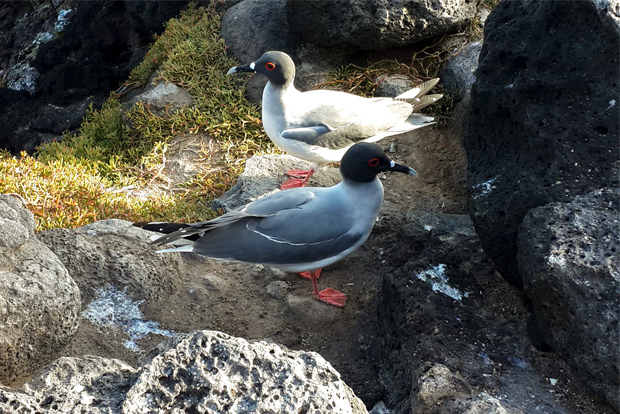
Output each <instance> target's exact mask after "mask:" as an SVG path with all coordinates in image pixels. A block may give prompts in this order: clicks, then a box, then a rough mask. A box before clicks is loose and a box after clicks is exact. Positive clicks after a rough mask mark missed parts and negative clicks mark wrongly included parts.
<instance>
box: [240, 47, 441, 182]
mask: <svg viewBox="0 0 620 414" xmlns="http://www.w3.org/2000/svg"><path fill="white" fill-rule="evenodd" d="M239 72H256V73H260V74H262V75H265V76H266V77H267V79H268V81H269V82H268V83H267V85H266V86H265V89H264V90H263V102H262V106H263V109H262V112H263V113H262V120H263V126H264V127H265V131H266V132H267V135H268V136H269V138H270V139H271V140H272V141H273V142H274V143H275V144H276V145H277V146H278V147H280V148H281V149H282V150H283V151H286V152H288V153H289V154H291V155H293V156H295V157H297V158H301V159H303V160H306V161H308V162H310V169H309V170H308V171H304V170H290V171H289V172H288V174H289V175H290V176H292V177H293V178H291V179H289V180H287V181H286V182H285V183H284V184H282V188H283V189H284V188H291V187H299V186H303V185H305V184H306V183H307V182H308V180H309V178H310V176H311V175H312V173H313V172H314V170H315V169H317V168H320V167H323V166H325V165H326V164H328V163H330V162H339V161H340V160H341V159H342V156H343V155H344V153H345V152H346V151H347V149H349V148H350V147H351V145H353V144H355V143H356V142H359V141H365V142H376V141H378V140H380V139H382V138H385V137H389V136H392V135H398V134H402V133H404V132H407V131H411V130H413V129H416V128H421V127H424V126H427V125H431V124H432V123H433V118H432V117H428V116H424V115H422V114H419V113H414V111H419V110H420V109H422V108H424V107H426V106H427V105H430V104H431V103H433V102H435V101H437V100H438V99H440V98H441V97H442V95H425V94H426V93H427V92H428V91H429V90H430V89H431V88H433V86H435V85H436V84H437V82H438V81H439V79H432V80H429V81H427V82H424V83H422V84H420V85H418V86H417V87H416V88H413V89H410V90H409V91H407V92H405V93H403V94H401V95H399V96H397V97H396V98H364V97H362V96H357V95H353V94H350V93H346V92H338V91H330V90H311V91H307V92H300V91H298V90H297V89H296V88H295V85H294V84H293V81H294V79H295V63H294V62H293V59H291V58H290V56H289V55H287V54H286V53H284V52H277V51H271V52H266V53H265V54H263V55H262V56H261V57H260V59H258V60H257V61H255V62H252V63H250V64H247V65H241V66H235V67H233V68H231V69H230V70H229V71H228V74H229V75H230V74H233V73H239Z"/></svg>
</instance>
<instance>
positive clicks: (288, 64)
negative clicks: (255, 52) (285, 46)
mask: <svg viewBox="0 0 620 414" xmlns="http://www.w3.org/2000/svg"><path fill="white" fill-rule="evenodd" d="M239 72H255V73H260V74H263V75H265V76H266V77H267V80H269V82H271V83H273V84H274V85H278V86H286V85H288V84H289V83H291V82H293V80H294V79H295V63H294V62H293V59H291V57H290V56H289V55H287V54H286V53H284V52H277V51H271V52H265V53H264V54H263V55H262V56H261V57H260V58H259V59H258V60H256V61H254V62H252V63H249V64H247V65H241V66H235V67H233V68H231V69H230V70H229V71H228V75H231V74H233V73H239Z"/></svg>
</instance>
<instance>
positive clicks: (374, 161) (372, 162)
mask: <svg viewBox="0 0 620 414" xmlns="http://www.w3.org/2000/svg"><path fill="white" fill-rule="evenodd" d="M368 165H370V166H371V167H376V166H377V165H379V158H373V159H371V160H368Z"/></svg>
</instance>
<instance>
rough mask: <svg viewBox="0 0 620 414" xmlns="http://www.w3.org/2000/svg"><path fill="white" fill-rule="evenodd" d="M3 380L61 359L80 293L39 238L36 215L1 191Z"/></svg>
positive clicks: (15, 380) (0, 349) (11, 380)
mask: <svg viewBox="0 0 620 414" xmlns="http://www.w3.org/2000/svg"><path fill="white" fill-rule="evenodd" d="M0 269H1V270H0V367H2V369H0V383H2V384H4V385H13V384H16V383H18V382H19V381H22V380H23V379H24V378H25V377H26V376H28V375H32V373H33V372H34V371H36V370H37V369H39V368H40V367H41V366H43V365H45V364H46V363H48V362H50V361H51V360H52V359H53V358H55V357H57V356H58V354H59V352H60V351H61V350H62V348H63V347H64V346H65V345H67V343H68V342H69V341H70V340H71V338H72V337H73V335H74V334H75V332H76V330H77V328H78V312H79V311H80V291H79V290H78V287H77V285H76V284H75V282H74V281H73V279H71V277H70V276H69V273H68V272H67V269H66V268H65V267H64V266H63V264H62V263H61V261H60V260H59V259H58V257H56V255H55V254H54V253H52V252H51V251H50V249H48V248H47V247H46V246H45V245H44V244H43V243H41V242H40V241H38V240H37V239H36V237H34V218H33V216H32V213H30V212H29V211H28V210H26V209H25V208H24V207H23V206H22V205H21V202H20V201H19V200H17V199H15V198H13V197H11V196H8V195H0Z"/></svg>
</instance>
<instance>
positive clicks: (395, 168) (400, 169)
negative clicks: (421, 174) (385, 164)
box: [388, 161, 418, 177]
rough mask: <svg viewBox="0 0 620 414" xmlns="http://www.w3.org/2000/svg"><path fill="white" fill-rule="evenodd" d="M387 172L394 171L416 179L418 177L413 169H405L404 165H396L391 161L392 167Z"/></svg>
mask: <svg viewBox="0 0 620 414" xmlns="http://www.w3.org/2000/svg"><path fill="white" fill-rule="evenodd" d="M388 171H396V172H401V173H405V174H409V175H414V176H416V177H417V176H418V173H417V172H416V170H414V169H413V168H411V167H407V166H406V165H402V164H396V163H395V162H394V161H392V166H391V167H390V168H389V169H388Z"/></svg>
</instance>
